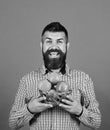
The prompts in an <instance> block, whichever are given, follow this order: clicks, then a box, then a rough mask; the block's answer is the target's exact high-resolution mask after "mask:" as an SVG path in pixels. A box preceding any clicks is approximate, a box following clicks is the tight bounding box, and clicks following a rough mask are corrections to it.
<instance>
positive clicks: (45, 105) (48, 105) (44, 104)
mask: <svg viewBox="0 0 110 130" xmlns="http://www.w3.org/2000/svg"><path fill="white" fill-rule="evenodd" d="M42 105H43V106H44V107H47V108H51V107H53V105H52V104H46V103H42Z"/></svg>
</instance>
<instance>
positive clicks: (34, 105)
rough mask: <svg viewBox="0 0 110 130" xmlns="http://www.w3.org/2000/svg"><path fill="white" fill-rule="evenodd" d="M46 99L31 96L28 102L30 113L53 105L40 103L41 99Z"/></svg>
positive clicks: (44, 98)
mask: <svg viewBox="0 0 110 130" xmlns="http://www.w3.org/2000/svg"><path fill="white" fill-rule="evenodd" d="M44 100H46V97H39V98H33V99H31V101H30V102H29V103H28V106H27V107H28V109H29V111H30V112H31V113H39V112H42V111H45V110H46V109H48V108H51V107H53V106H52V104H46V103H42V101H44Z"/></svg>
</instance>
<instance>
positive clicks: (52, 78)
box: [48, 72, 61, 84]
mask: <svg viewBox="0 0 110 130" xmlns="http://www.w3.org/2000/svg"><path fill="white" fill-rule="evenodd" d="M60 78H61V76H60V75H59V74H58V73H55V72H52V73H49V74H48V80H49V81H50V82H51V83H53V84H56V83H57V82H59V81H60Z"/></svg>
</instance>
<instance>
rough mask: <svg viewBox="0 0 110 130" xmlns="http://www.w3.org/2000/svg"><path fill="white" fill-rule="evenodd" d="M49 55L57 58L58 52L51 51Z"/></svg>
mask: <svg viewBox="0 0 110 130" xmlns="http://www.w3.org/2000/svg"><path fill="white" fill-rule="evenodd" d="M49 57H50V58H57V57H59V54H58V52H51V53H50V54H49Z"/></svg>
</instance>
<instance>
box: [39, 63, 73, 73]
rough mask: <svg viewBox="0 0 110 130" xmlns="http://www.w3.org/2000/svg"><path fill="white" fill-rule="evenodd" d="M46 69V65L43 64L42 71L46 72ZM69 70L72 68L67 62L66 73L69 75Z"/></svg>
mask: <svg viewBox="0 0 110 130" xmlns="http://www.w3.org/2000/svg"><path fill="white" fill-rule="evenodd" d="M46 70H47V69H46V67H45V65H44V64H43V65H42V67H41V73H42V74H45V73H46ZM69 72H70V68H69V66H68V64H66V74H67V75H69Z"/></svg>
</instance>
